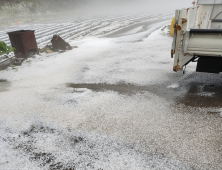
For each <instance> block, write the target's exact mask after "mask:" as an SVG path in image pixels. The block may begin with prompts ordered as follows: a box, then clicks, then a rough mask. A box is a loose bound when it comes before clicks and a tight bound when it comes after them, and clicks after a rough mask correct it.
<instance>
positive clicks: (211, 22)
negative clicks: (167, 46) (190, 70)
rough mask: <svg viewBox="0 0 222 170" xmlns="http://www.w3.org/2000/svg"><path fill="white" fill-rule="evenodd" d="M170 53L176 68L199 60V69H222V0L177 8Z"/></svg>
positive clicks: (215, 70) (203, 0)
mask: <svg viewBox="0 0 222 170" xmlns="http://www.w3.org/2000/svg"><path fill="white" fill-rule="evenodd" d="M171 57H172V58H174V65H173V70H174V71H176V72H177V71H182V70H183V68H184V67H185V66H186V65H187V64H189V63H190V62H197V68H196V71H197V72H208V73H220V72H222V0H198V1H197V3H196V6H193V7H190V8H187V9H181V10H176V12H175V24H174V36H173V43H172V49H171Z"/></svg>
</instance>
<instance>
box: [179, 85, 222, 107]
mask: <svg viewBox="0 0 222 170" xmlns="http://www.w3.org/2000/svg"><path fill="white" fill-rule="evenodd" d="M179 102H180V103H183V104H185V105H186V106H192V107H222V86H220V85H213V84H212V85H204V84H200V83H199V84H195V83H192V84H190V85H189V90H188V91H187V93H186V94H185V96H184V97H182V98H181V99H180V100H179Z"/></svg>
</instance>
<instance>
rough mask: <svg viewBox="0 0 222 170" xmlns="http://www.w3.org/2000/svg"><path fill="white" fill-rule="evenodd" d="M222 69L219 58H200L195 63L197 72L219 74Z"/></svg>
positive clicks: (221, 62)
mask: <svg viewBox="0 0 222 170" xmlns="http://www.w3.org/2000/svg"><path fill="white" fill-rule="evenodd" d="M221 68H222V58H220V57H200V58H199V59H198V62H197V69H196V71H197V72H207V73H220V72H221V70H222V69H221Z"/></svg>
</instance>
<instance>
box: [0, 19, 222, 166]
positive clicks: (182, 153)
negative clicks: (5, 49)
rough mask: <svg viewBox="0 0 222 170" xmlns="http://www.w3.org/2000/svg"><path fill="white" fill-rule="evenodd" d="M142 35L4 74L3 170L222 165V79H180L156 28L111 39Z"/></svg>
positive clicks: (0, 94) (0, 86)
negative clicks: (152, 32)
mask: <svg viewBox="0 0 222 170" xmlns="http://www.w3.org/2000/svg"><path fill="white" fill-rule="evenodd" d="M137 28H138V29H137ZM135 29H136V32H135ZM156 29H157V28H155V29H154V30H156ZM132 30H134V31H132ZM143 30H144V31H145V34H143V35H142V36H141V37H140V36H139V37H138V38H137V40H138V41H134V40H135V39H133V41H132V40H131V39H130V38H129V37H127V38H128V39H127V40H126V41H125V42H120V41H118V40H119V39H118V40H115V39H114V40H115V41H117V42H118V44H116V43H115V44H114V45H113V44H111V45H110V42H108V43H107V39H105V40H103V39H101V40H95V42H94V41H92V42H86V43H85V44H86V45H85V44H84V42H81V43H80V47H79V48H78V49H75V50H72V51H70V52H69V53H68V52H67V53H63V54H59V55H54V56H53V57H46V58H41V59H40V60H38V61H35V60H34V59H33V62H32V64H31V65H25V64H24V65H23V66H21V67H19V68H18V70H16V71H15V70H13V69H12V70H7V71H2V72H1V77H2V79H1V80H0V101H1V103H0V111H1V112H0V113H1V119H0V134H1V135H0V143H1V145H0V150H1V151H2V152H0V157H1V159H0V169H1V167H3V169H4V168H5V169H6V168H7V169H10V168H11V169H13V168H14V169H15V167H19V168H18V169H50V170H52V169H65V170H66V169H67V170H72V169H76V170H82V169H92V170H102V169H103V170H131V169H132V170H147V169H149V170H150V169H153V170H156V169H169V170H171V169H175V170H177V169H184V170H187V169H195V170H199V169H200V170H202V169H203V170H208V169H215V170H218V169H221V168H222V162H221V157H222V155H221V153H222V143H221V139H222V134H221V131H222V126H221V123H222V115H221V107H222V76H221V74H218V75H216V74H207V73H195V72H194V71H193V70H194V67H190V68H189V67H188V71H187V73H186V74H185V75H183V74H182V73H174V72H173V71H172V62H171V59H170V56H167V55H168V52H169V49H170V44H171V39H170V38H169V37H168V38H169V39H167V38H166V35H165V34H163V35H164V36H165V38H166V39H165V40H163V39H164V38H163V37H160V36H159V34H156V35H155V36H156V37H157V38H158V36H159V37H160V38H159V39H157V40H156V42H155V43H153V42H154V41H155V39H156V37H155V39H151V40H150V41H148V42H146V41H145V40H144V38H146V37H147V36H148V35H150V32H146V31H147V30H149V22H146V23H143V24H137V25H136V26H130V27H129V28H124V29H123V30H119V31H118V32H117V33H115V34H112V35H110V36H113V37H120V38H121V37H122V36H123V37H124V36H129V35H133V34H135V33H141V31H142V32H143ZM132 32H133V33H132ZM161 35H162V34H161ZM160 40H161V41H160ZM164 41H166V42H165V43H164ZM132 42H133V43H132ZM169 42H170V43H169ZM87 43H88V44H87ZM121 43H122V44H121ZM103 44H105V45H104V46H103ZM120 44H121V45H120ZM103 48H104V50H103ZM86 49H87V50H86ZM97 50H98V51H97ZM101 50H102V51H101ZM85 51H89V52H85ZM162 51H163V53H160V52H162ZM166 57H167V58H166ZM42 61H44V62H42ZM6 77H7V78H6ZM144 80H145V81H144ZM104 82H105V83H104ZM141 84H145V85H141ZM24 166H25V167H24ZM12 167H13V168H12Z"/></svg>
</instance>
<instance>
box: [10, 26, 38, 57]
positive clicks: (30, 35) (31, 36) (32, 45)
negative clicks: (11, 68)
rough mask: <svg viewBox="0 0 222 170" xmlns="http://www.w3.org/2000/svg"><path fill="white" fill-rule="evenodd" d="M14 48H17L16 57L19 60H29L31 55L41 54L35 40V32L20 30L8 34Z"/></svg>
mask: <svg viewBox="0 0 222 170" xmlns="http://www.w3.org/2000/svg"><path fill="white" fill-rule="evenodd" d="M7 34H8V35H9V39H10V41H11V45H12V47H14V48H15V51H14V53H15V56H16V57H18V58H28V57H29V56H30V54H33V53H36V54H39V49H38V46H37V42H36V38H35V30H19V31H13V32H8V33H7Z"/></svg>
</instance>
